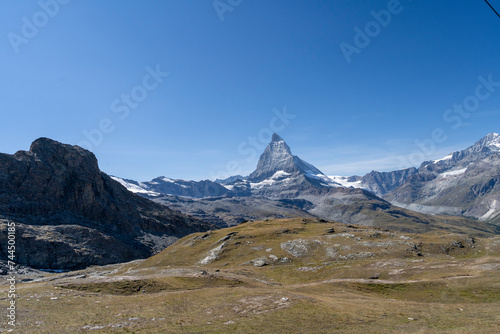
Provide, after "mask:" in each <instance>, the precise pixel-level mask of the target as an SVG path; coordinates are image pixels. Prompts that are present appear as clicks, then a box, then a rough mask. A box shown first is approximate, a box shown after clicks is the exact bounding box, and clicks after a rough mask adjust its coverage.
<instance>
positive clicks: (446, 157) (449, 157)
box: [434, 153, 453, 163]
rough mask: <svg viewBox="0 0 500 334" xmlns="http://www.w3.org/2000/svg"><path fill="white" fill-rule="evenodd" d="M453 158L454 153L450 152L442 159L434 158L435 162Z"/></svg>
mask: <svg viewBox="0 0 500 334" xmlns="http://www.w3.org/2000/svg"><path fill="white" fill-rule="evenodd" d="M451 158H453V153H451V154H448V155H447V156H445V157H444V158H441V159H438V160H434V163H438V162H440V161H445V160H450V159H451Z"/></svg>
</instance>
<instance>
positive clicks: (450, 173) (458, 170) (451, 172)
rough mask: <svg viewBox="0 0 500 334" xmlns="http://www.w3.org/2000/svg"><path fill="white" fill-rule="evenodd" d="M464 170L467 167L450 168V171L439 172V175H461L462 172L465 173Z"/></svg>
mask: <svg viewBox="0 0 500 334" xmlns="http://www.w3.org/2000/svg"><path fill="white" fill-rule="evenodd" d="M466 170H467V167H465V168H462V169H457V170H452V171H450V172H444V173H441V176H443V177H447V176H458V175H462V174H463V173H465V171H466Z"/></svg>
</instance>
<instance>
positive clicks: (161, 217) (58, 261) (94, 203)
mask: <svg viewBox="0 0 500 334" xmlns="http://www.w3.org/2000/svg"><path fill="white" fill-rule="evenodd" d="M7 221H13V222H15V223H16V236H17V238H16V244H17V245H16V252H17V256H18V257H17V263H19V264H23V265H29V266H32V267H36V268H50V269H75V268H82V267H85V266H88V265H93V264H108V263H114V262H123V261H129V260H133V259H136V258H143V257H147V256H150V255H151V254H154V253H155V252H157V251H159V250H161V249H162V248H164V247H166V246H167V245H169V244H170V243H172V242H173V241H175V239H176V238H178V237H182V236H184V235H186V234H189V233H192V232H196V231H204V230H208V229H210V228H211V225H209V224H205V223H202V222H200V221H197V220H195V219H193V218H190V217H187V216H184V215H182V214H180V213H177V212H175V211H172V210H170V209H169V208H167V207H165V206H161V205H158V204H156V203H153V202H151V201H150V200H148V199H145V198H142V197H139V196H137V195H135V194H132V193H130V192H129V191H127V190H126V188H125V187H123V186H122V185H120V184H119V183H118V182H116V181H114V180H113V179H111V178H110V177H109V176H108V175H106V174H104V173H102V172H101V171H100V170H99V167H98V164H97V159H96V158H95V156H94V155H93V154H92V153H91V152H89V151H87V150H84V149H82V148H80V147H78V146H70V145H64V144H61V143H59V142H56V141H53V140H51V139H47V138H40V139H38V140H36V141H34V142H33V144H32V145H31V148H30V150H29V151H28V152H26V151H19V152H17V153H15V154H14V155H8V154H0V228H2V230H4V229H5V228H6V227H5V225H6V222H7ZM6 237H7V233H5V231H4V233H2V234H1V237H0V239H1V241H0V243H1V248H0V252H1V253H0V256H1V258H2V259H5V258H6V256H7V252H6V245H7V243H6V242H5V241H6Z"/></svg>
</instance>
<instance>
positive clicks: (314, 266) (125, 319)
mask: <svg viewBox="0 0 500 334" xmlns="http://www.w3.org/2000/svg"><path fill="white" fill-rule="evenodd" d="M332 229H333V230H332ZM294 240H302V241H301V242H297V243H296V244H295V245H299V246H300V245H302V244H304V245H308V246H307V247H308V251H307V252H305V253H300V252H299V253H300V256H293V255H292V254H290V252H289V250H290V249H288V251H287V248H286V247H284V248H282V247H281V245H282V244H286V243H287V242H291V241H294ZM306 241H307V242H306ZM222 243H224V247H222V248H221V249H222V250H223V251H221V252H220V253H219V255H218V256H217V257H215V258H214V259H213V261H212V262H210V263H207V264H205V265H201V264H200V262H201V261H202V260H203V259H204V258H206V256H207V254H209V253H210V250H213V249H214V248H216V247H218V246H219V245H221V244H222ZM292 244H293V243H292ZM287 245H290V244H287ZM412 245H413V246H412ZM299 246H297V247H296V248H295V250H299V251H300V250H301V249H302V248H301V247H299ZM414 246H415V247H414ZM307 247H306V248H307ZM327 249H330V251H327ZM292 250H293V249H292ZM302 250H303V249H302ZM364 253H371V255H370V256H365V255H363V256H360V255H359V254H364ZM349 254H357V255H355V256H354V255H349ZM499 254H500V238H499V237H493V238H487V239H480V238H475V239H474V240H471V239H470V238H468V237H467V236H464V235H457V234H448V233H439V232H433V233H429V234H422V235H416V234H415V235H414V234H409V233H406V234H401V233H393V232H390V231H384V230H378V229H372V228H367V227H356V226H353V227H349V226H346V225H342V224H337V223H330V222H320V221H314V220H303V219H291V220H273V221H264V222H255V223H245V224H242V225H239V226H236V227H233V228H229V229H224V230H218V231H213V232H210V233H198V234H194V235H190V236H187V237H185V238H183V239H181V240H179V241H178V242H177V243H176V244H174V245H173V246H171V247H169V248H168V249H166V250H165V251H163V252H161V253H159V254H157V255H156V256H154V257H151V258H149V259H147V260H144V261H136V262H132V263H129V264H123V265H116V266H109V267H107V268H105V270H104V269H102V268H89V269H87V270H84V271H80V272H78V273H69V274H57V275H48V276H47V277H46V278H45V280H44V281H41V282H30V283H22V284H18V293H19V299H18V305H17V306H18V313H17V317H18V327H17V328H16V332H18V333H87V332H88V333H286V332H290V333H463V332H469V331H473V332H475V333H495V332H500V316H499V314H500V275H499V273H500V258H499ZM271 255H273V256H275V257H276V258H277V259H283V258H286V257H287V258H288V259H289V261H285V262H282V261H280V260H274V261H273V260H272V258H271ZM259 258H267V259H268V260H269V261H268V264H267V265H265V266H262V267H255V266H254V265H253V262H252V260H255V259H259ZM254 262H255V261H254ZM99 271H100V272H103V274H101V275H100V276H99V275H97V274H96V272H99ZM106 271H107V273H104V272H106ZM81 275H86V276H85V277H83V276H81ZM93 275H94V276H96V277H93ZM75 277H76V278H75ZM0 294H3V295H5V294H6V286H2V289H1V291H0ZM56 298H57V299H56ZM6 303H7V300H6V299H3V300H0V307H1V308H2V309H5V308H6V305H7V304H6ZM3 328H6V326H3Z"/></svg>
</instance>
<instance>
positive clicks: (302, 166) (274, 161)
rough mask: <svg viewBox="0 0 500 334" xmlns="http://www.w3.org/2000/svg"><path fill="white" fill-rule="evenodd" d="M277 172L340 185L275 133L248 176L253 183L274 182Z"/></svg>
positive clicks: (322, 183) (324, 183)
mask: <svg viewBox="0 0 500 334" xmlns="http://www.w3.org/2000/svg"><path fill="white" fill-rule="evenodd" d="M277 173H281V174H280V175H283V174H282V173H286V174H287V177H289V178H296V177H298V176H304V177H306V178H307V179H309V180H311V181H313V182H316V183H318V184H321V185H322V186H327V187H339V186H340V184H338V183H336V182H334V181H333V180H332V179H330V178H329V177H328V176H326V175H325V174H323V173H322V172H321V171H320V170H319V169H317V168H316V167H314V166H313V165H311V164H310V163H308V162H305V161H304V160H302V159H300V158H299V157H298V156H295V155H292V152H291V150H290V147H289V146H288V145H287V143H286V142H285V141H284V140H283V139H282V138H281V137H280V136H278V135H277V134H273V136H272V140H271V143H270V144H269V145H268V146H267V147H266V149H265V150H264V153H262V155H261V156H260V159H259V162H258V164H257V168H256V169H255V171H254V172H253V173H252V174H250V175H249V176H248V180H249V181H250V182H252V183H261V182H263V181H264V180H269V183H272V182H271V181H273V178H275V175H276V174H277Z"/></svg>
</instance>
